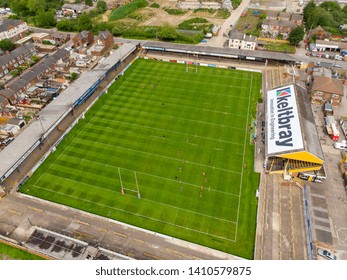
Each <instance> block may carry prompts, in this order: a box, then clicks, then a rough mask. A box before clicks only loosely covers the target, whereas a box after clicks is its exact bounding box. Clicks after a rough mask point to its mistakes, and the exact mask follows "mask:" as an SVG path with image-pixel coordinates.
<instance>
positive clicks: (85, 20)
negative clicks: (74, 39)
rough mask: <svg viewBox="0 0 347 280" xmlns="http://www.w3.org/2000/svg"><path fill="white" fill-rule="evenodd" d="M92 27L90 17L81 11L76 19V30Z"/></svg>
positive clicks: (90, 28)
mask: <svg viewBox="0 0 347 280" xmlns="http://www.w3.org/2000/svg"><path fill="white" fill-rule="evenodd" d="M92 28H93V23H92V20H91V18H90V17H89V16H88V15H87V14H86V13H83V14H82V15H81V16H80V17H79V18H78V21H77V29H78V31H83V30H92Z"/></svg>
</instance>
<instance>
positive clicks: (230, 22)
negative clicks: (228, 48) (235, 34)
mask: <svg viewBox="0 0 347 280" xmlns="http://www.w3.org/2000/svg"><path fill="white" fill-rule="evenodd" d="M249 3H250V0H243V1H242V2H241V4H240V5H239V6H238V7H237V8H236V9H235V10H233V11H231V13H230V16H229V17H228V18H227V19H226V20H225V21H224V23H223V25H222V26H221V28H220V30H219V32H218V36H215V37H212V38H211V39H209V40H207V43H200V44H204V45H207V46H210V47H224V45H225V42H226V41H227V37H226V36H225V34H227V32H228V30H230V26H234V25H235V24H236V22H237V21H238V20H239V18H240V16H241V14H242V12H243V11H244V10H245V9H246V8H247V7H248V5H249Z"/></svg>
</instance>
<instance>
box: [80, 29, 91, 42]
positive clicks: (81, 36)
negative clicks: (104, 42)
mask: <svg viewBox="0 0 347 280" xmlns="http://www.w3.org/2000/svg"><path fill="white" fill-rule="evenodd" d="M89 33H91V31H88V30H83V31H81V32H80V33H78V34H77V35H76V36H77V37H78V38H80V39H82V40H83V39H87V38H88V34H89Z"/></svg>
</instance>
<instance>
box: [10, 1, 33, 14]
mask: <svg viewBox="0 0 347 280" xmlns="http://www.w3.org/2000/svg"><path fill="white" fill-rule="evenodd" d="M27 5H28V1H27V0H20V1H12V2H11V4H10V7H11V9H12V11H13V12H14V13H15V14H17V15H19V16H20V17H26V16H28V15H29V9H28V7H27Z"/></svg>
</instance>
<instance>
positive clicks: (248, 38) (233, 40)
mask: <svg viewBox="0 0 347 280" xmlns="http://www.w3.org/2000/svg"><path fill="white" fill-rule="evenodd" d="M256 46H257V37H255V36H252V35H246V34H243V33H242V32H239V31H237V30H231V31H230V32H229V48H232V49H241V50H255V48H256Z"/></svg>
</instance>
